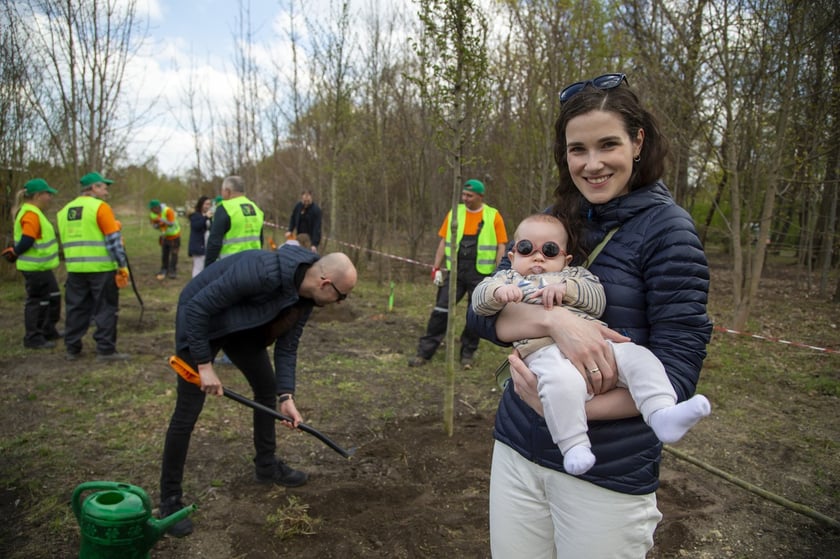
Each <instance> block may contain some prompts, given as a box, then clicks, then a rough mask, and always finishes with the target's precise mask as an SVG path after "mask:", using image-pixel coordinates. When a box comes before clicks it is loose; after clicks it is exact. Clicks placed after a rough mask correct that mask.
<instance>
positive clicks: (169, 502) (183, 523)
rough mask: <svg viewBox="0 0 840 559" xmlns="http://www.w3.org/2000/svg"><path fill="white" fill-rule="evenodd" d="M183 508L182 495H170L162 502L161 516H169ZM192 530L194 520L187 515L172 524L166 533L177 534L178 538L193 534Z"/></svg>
mask: <svg viewBox="0 0 840 559" xmlns="http://www.w3.org/2000/svg"><path fill="white" fill-rule="evenodd" d="M182 508H184V503H182V502H181V498H180V497H178V496H177V495H176V496H174V497H169V498H168V499H166V500H165V501H163V502H161V504H160V518H166V517H167V516H170V515H172V514H175V513H176V512H178V511H179V510H181V509H182ZM192 531H193V522H192V520H190V518H189V517H186V518H183V519H181V520H179V521H178V522H176V523H175V524H173V525H172V526H170V527H169V529H168V530H167V531H166V533H167V534H169V535H170V536H175V537H176V538H183V537H184V536H189V535H190V534H192Z"/></svg>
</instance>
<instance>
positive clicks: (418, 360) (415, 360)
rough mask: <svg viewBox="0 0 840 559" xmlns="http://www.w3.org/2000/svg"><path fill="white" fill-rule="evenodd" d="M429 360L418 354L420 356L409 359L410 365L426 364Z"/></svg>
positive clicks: (420, 365) (419, 365)
mask: <svg viewBox="0 0 840 559" xmlns="http://www.w3.org/2000/svg"><path fill="white" fill-rule="evenodd" d="M428 362H429V360H428V359H425V358H423V357H420V356H419V355H418V356H416V357H412V358H411V359H409V360H408V366H409V367H422V366H423V365H425V364H426V363H428Z"/></svg>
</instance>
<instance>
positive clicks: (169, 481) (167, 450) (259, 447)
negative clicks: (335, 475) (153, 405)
mask: <svg viewBox="0 0 840 559" xmlns="http://www.w3.org/2000/svg"><path fill="white" fill-rule="evenodd" d="M264 340H265V332H264V331H263V329H262V328H257V329H252V330H244V331H242V332H236V333H234V334H231V335H229V336H225V337H224V338H221V339H219V340H212V341H211V346H212V348H213V352H214V353H217V352H218V351H219V350H220V349H221V350H223V351H224V352H225V355H227V356H228V357H230V360H231V361H232V362H233V364H234V365H235V366H236V367H237V368H239V370H240V371H242V374H243V375H245V378H246V379H247V380H248V384H250V385H251V389H252V390H253V392H254V401H256V402H258V403H260V404H263V405H264V406H268V407H270V408H272V409H274V408H275V407H276V406H277V388H276V387H277V382H276V380H275V376H274V368H273V366H272V364H271V359H270V358H269V355H268V351H267V349H266V347H265V342H264ZM178 356H179V357H180V358H182V359H184V360H185V361H186V362H187V363H189V364H190V366H191V367H192V368H193V369H195V371H196V372H198V365H197V364H196V362H195V360H194V359H193V357H192V355H190V353H189V351H183V352H180V351H179V352H178ZM223 371H224V370H223V369H222V370H221V371H220V370H219V369H216V374H217V375H218V374H219V373H220V372H223ZM177 378H178V391H177V399H176V402H175V411H174V412H173V413H172V418H171V419H170V420H169V428H168V429H167V431H166V441H165V442H164V447H163V460H162V464H161V474H160V498H161V501H165V500H166V499H168V498H170V497H174V496H177V497H181V496H182V495H183V488H182V482H183V479H184V468H185V465H186V461H187V451H188V450H189V446H190V438H191V437H192V432H193V429H194V428H195V424H196V422H197V421H198V416H199V415H200V414H201V410H202V408H203V407H204V399H205V397H206V395H205V393H204V392H202V391H201V390H200V389H199V387H198V386H196V385H194V384H191V383H189V382H187V381H185V380H184V379H182V378H181V377H180V376H178V377H177ZM220 378H221V375H220ZM224 384H225V383H224V381H223V382H222V385H223V386H224ZM225 405H228V406H230V407H229V408H228V410H229V411H230V413H241V412H242V407H238V406H237V405H236V404H234V403H233V402H226V403H225ZM228 410H226V411H228ZM253 417H254V449H255V451H256V453H255V456H254V465H255V466H256V468H257V469H265V468H267V467H270V466H273V465H274V463H275V462H276V458H275V450H276V448H277V442H276V439H275V434H276V433H275V419H274V417H273V416H271V415H268V414H266V413H263V412H260V411H257V410H254V411H253Z"/></svg>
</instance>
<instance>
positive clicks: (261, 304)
mask: <svg viewBox="0 0 840 559" xmlns="http://www.w3.org/2000/svg"><path fill="white" fill-rule="evenodd" d="M355 285H356V269H355V267H354V266H353V263H352V262H351V261H350V259H349V258H348V257H347V256H346V255H345V254H342V253H340V252H334V253H331V254H328V255H326V256H324V257H323V258H319V256H318V255H317V254H315V253H313V252H312V251H310V250H306V249H303V248H301V247H298V246H292V245H288V246H285V245H284V246H281V247H280V248H279V249H278V250H277V251H262V250H249V251H243V252H239V253H236V254H232V255H231V256H229V257H227V258H223V259H221V260H219V261H218V262H216V263H214V264H213V265H212V266H208V267H207V268H206V269H205V270H204V271H203V272H201V273H200V274H199V275H198V276H196V277H195V278H193V279H192V280H191V281H190V282H189V283H188V284H187V286H186V287H185V288H184V290H183V291H182V292H181V295H180V297H179V299H178V310H177V314H176V323H175V346H176V351H177V355H178V357H180V358H181V359H183V360H184V361H186V362H187V363H188V364H189V365H190V366H191V367H192V368H193V369H194V370H196V371H198V373H199V375H200V377H201V387H198V386H195V385H194V384H191V383H189V382H187V381H186V380H184V379H182V378H181V377H178V379H177V381H178V390H177V400H176V403H175V411H174V412H173V414H172V418H171V420H170V422H169V428H168V430H167V432H166V441H165V443H164V449H163V460H162V464H161V479H160V499H161V502H160V516H161V518H163V517H166V516H168V515H170V514H172V513H174V512H176V511H178V510H180V509H182V508H183V507H184V505H183V502H182V497H183V489H182V481H183V477H184V465H185V463H186V459H187V450H188V448H189V444H190V438H191V435H192V431H193V428H194V426H195V423H196V421H197V420H198V416H199V414H200V413H201V409H202V407H203V406H204V399H205V396H206V395H207V394H210V395H217V396H221V395H222V393H223V387H222V382H221V380H219V377H218V376H217V375H216V372H215V370H214V368H213V358H214V356H215V355H216V354H217V353H218V352H219V350H220V349H223V350H224V351H225V354H226V355H227V356H228V357H229V358H230V360H231V361H232V362H233V364H234V365H235V366H236V367H238V368H239V369H240V370H241V371H242V374H244V375H245V378H246V379H247V380H248V383H249V384H250V385H251V388H252V389H253V391H254V400H255V401H256V402H258V403H260V404H263V405H265V406H268V407H270V408H274V407H275V406H276V405H277V402H278V397H277V395H278V394H279V402H280V412H281V413H283V414H284V415H286V416H288V417H290V418H292V419H293V420H294V423H286V422H284V424H285V425H286V426H287V427H289V428H295V427H297V426H298V425H299V424H300V422H301V421H303V418H302V417H301V414H300V412H299V411H298V410H297V407H296V406H295V402H294V397H293V395H294V393H295V369H296V365H297V347H298V342H299V340H300V336H301V334H302V333H303V327H304V325H305V324H306V321H307V319H308V318H309V315H310V314H311V312H312V307H313V306H325V305H329V304H332V303H337V302H339V301H343V300H344V299H345V298H346V297H347V294H348V293H349V292H350V291H351V290H352V289H353V287H354V286H355ZM272 343H273V344H274V368H273V369H272V364H271V359H270V358H269V355H268V351H267V350H266V347H267V346H268V345H271V344H272ZM274 423H275V419H274V417H273V416H271V415H268V414H265V413H262V412H259V411H255V412H254V448H255V450H256V455H255V457H254V466H255V474H256V480H257V481H258V482H261V483H275V484H278V485H283V486H286V487H297V486H299V485H303V484H304V483H306V480H307V478H308V476H307V475H306V474H305V473H304V472H301V471H299V470H295V469H293V468H291V467H290V466H288V465H287V464H286V463H285V462H283V461H282V460H279V459H278V458H277V457H276V455H275V450H276V441H275V425H274ZM191 532H192V521H191V520H189V519H184V520H182V521H180V522H178V523H176V524H175V525H173V526H172V527H171V528H170V529H169V533H170V534H172V535H175V536H185V535H187V534H189V533H191Z"/></svg>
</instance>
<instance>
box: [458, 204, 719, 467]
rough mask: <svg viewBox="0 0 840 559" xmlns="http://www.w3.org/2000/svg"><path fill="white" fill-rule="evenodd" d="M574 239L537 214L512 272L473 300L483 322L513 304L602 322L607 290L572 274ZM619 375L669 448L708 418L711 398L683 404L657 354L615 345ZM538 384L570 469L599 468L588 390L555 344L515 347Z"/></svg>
mask: <svg viewBox="0 0 840 559" xmlns="http://www.w3.org/2000/svg"><path fill="white" fill-rule="evenodd" d="M567 244H568V233H567V232H566V227H565V226H564V224H563V223H562V222H561V221H560V220H559V219H558V218H556V217H555V216H553V215H549V214H535V215H532V216H530V217H527V218H525V219H524V220H523V221H522V222H521V223H520V224H519V227H518V228H517V229H516V233H515V234H514V248H513V250H512V251H511V252H509V253H508V258H509V259H510V263H511V269H510V270H502V271H499V272H496V274H494V275H493V276H491V277H488V278H486V279H484V280H483V281H482V282H481V283H480V284H479V285H478V287H476V289H475V291H474V292H473V297H472V305H473V309H474V310H475V312H476V313H477V314H479V315H484V316H491V315H494V314H496V313H498V312H499V311H501V310H502V309H503V308H504V306H505V305H506V304H507V303H518V302H525V303H533V304H543V305H545V306H546V308H551V307H552V306H553V305H555V304H556V305H564V306H565V307H566V308H568V309H569V310H571V311H573V312H575V313H577V314H579V315H581V316H583V317H585V318H587V319H590V320H598V317H600V316H601V314H602V313H603V311H604V307H605V305H606V297H605V294H604V288H603V286H602V285H601V282H600V281H599V280H598V278H597V277H595V276H594V275H593V274H592V273H591V272H590V271H589V270H587V269H586V268H583V267H580V266H569V263H570V262H571V261H572V256H571V255H569V254H567V253H566V248H567ZM610 344H611V346H612V348H613V353H614V355H615V362H616V366H617V368H618V379H619V382H618V384H619V386H623V387H626V388H627V389H628V390H629V391H630V395H631V396H632V397H633V401H634V402H635V403H636V407H637V408H638V409H639V411H640V412H641V414H642V418H643V419H644V420H645V423H647V424H648V425H649V426H650V428H651V429H653V432H654V433H656V436H657V437H659V440H661V441H662V442H664V443H674V442H677V441H678V440H680V439H681V438H682V437H683V435H685V434H686V433H687V432H688V430H689V429H691V427H693V426H694V425H695V424H696V423H697V422H698V421H700V419H702V418H703V417H705V416H707V415H709V413H710V412H711V405H710V404H709V401H708V400H707V399H706V397H705V396H702V395H699V394H698V395H695V396H694V397H692V398H690V399H689V400H686V401H685V402H681V403H679V404H678V403H677V395H676V393H675V392H674V388H673V387H672V386H671V383H670V381H669V380H668V376H667V375H666V373H665V368H664V367H663V366H662V363H661V362H660V361H659V359H657V358H656V356H654V355H653V353H651V352H650V350H648V349H647V348H645V347H642V346H639V345H636V344H634V343H631V342H628V343H612V342H610ZM514 346H515V347H516V348H517V349H518V350H519V353H520V355H522V358H523V359H524V360H525V363H526V364H527V365H528V367H529V368H530V369H531V370H532V371H533V372H534V374H535V375H536V376H537V387H538V389H539V395H540V401H541V402H542V404H543V412H544V415H545V421H546V424H547V425H548V429H549V431H550V432H551V436H552V440H553V441H554V443H555V444H557V446H558V447H559V448H560V450H561V451H562V452H563V469H565V470H566V472H567V473H569V474H572V475H580V474H583V473H584V472H586V471H587V470H589V469H590V468H591V467H592V466H593V465H594V464H595V455H594V454H592V450H591V448H592V445H591V444H590V442H589V437H588V436H587V434H586V432H587V424H586V412H585V407H584V406H585V403H586V400H587V399H589V398H591V397H592V396H591V395H590V394H588V393H587V390H586V382H585V381H584V379H583V377H582V376H581V374H580V372H579V371H578V369H577V368H576V367H575V366H574V365H573V364H572V363H571V361H569V360H568V359H567V358H566V357H565V356H564V355H563V353H562V352H561V351H560V349H559V348H558V347H557V345H555V344H554V342H553V340H552V339H551V338H538V339H532V340H519V341H517V342H515V343H514Z"/></svg>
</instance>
